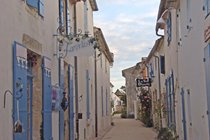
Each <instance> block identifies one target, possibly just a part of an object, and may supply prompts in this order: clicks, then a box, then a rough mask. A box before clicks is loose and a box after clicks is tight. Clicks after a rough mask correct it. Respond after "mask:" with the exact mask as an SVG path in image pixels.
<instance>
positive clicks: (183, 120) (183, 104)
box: [180, 88, 187, 140]
mask: <svg viewBox="0 0 210 140" xmlns="http://www.w3.org/2000/svg"><path fill="white" fill-rule="evenodd" d="M180 94H181V99H182V126H183V132H184V140H187V127H186V114H185V98H184V89H183V88H182V89H181V93H180Z"/></svg>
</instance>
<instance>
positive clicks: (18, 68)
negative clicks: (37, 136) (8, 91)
mask: <svg viewBox="0 0 210 140" xmlns="http://www.w3.org/2000/svg"><path fill="white" fill-rule="evenodd" d="M20 84H21V85H22V91H21V90H20V88H21V87H20V86H18V85H20ZM17 99H19V113H20V121H21V123H22V128H23V130H25V131H23V132H22V133H14V132H13V133H14V135H13V136H14V140H27V126H28V119H27V110H28V105H27V49H26V48H25V47H23V46H22V45H21V44H19V43H17V42H14V45H13V124H14V123H15V122H16V121H17V120H18V113H17Z"/></svg>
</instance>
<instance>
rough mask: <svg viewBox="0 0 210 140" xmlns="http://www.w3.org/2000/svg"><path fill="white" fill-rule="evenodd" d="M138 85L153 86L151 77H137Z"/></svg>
mask: <svg viewBox="0 0 210 140" xmlns="http://www.w3.org/2000/svg"><path fill="white" fill-rule="evenodd" d="M136 86H137V87H144V86H149V87H150V86H151V79H150V78H146V79H143V78H137V79H136Z"/></svg>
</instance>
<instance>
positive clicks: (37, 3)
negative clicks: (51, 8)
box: [26, 0, 44, 17]
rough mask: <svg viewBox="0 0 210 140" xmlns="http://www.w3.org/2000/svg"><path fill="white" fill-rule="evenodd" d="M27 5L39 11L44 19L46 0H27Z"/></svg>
mask: <svg viewBox="0 0 210 140" xmlns="http://www.w3.org/2000/svg"><path fill="white" fill-rule="evenodd" d="M26 3H27V4H28V5H29V6H31V7H33V8H36V9H37V10H38V14H39V15H40V16H42V17H44V0H26Z"/></svg>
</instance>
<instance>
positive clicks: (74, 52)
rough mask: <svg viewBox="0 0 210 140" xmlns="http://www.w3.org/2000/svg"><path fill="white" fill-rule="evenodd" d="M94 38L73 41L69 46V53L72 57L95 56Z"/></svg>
mask: <svg viewBox="0 0 210 140" xmlns="http://www.w3.org/2000/svg"><path fill="white" fill-rule="evenodd" d="M92 40H93V38H86V39H80V40H79V41H76V40H72V41H71V42H70V44H69V45H68V48H67V51H68V55H70V56H79V57H81V56H87V57H88V56H91V55H93V54H94V45H95V43H96V42H95V41H92Z"/></svg>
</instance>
